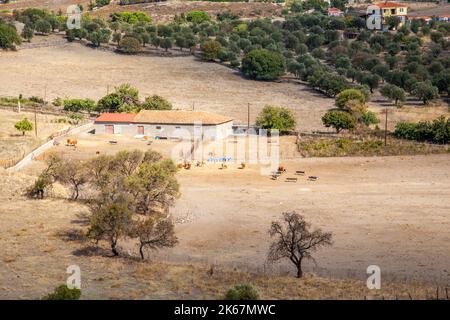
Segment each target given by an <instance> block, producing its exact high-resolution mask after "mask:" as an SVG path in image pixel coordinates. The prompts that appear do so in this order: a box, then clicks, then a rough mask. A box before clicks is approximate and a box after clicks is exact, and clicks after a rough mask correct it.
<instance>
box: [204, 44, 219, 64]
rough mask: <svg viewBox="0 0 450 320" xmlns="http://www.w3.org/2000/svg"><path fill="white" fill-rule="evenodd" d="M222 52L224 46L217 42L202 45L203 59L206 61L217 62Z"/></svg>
mask: <svg viewBox="0 0 450 320" xmlns="http://www.w3.org/2000/svg"><path fill="white" fill-rule="evenodd" d="M221 50H222V45H221V44H220V42H218V41H216V40H209V41H206V42H205V43H204V44H203V45H202V51H203V57H204V59H205V60H210V61H212V60H215V59H217V57H218V56H219V53H220V51H221Z"/></svg>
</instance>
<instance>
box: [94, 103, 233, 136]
mask: <svg viewBox="0 0 450 320" xmlns="http://www.w3.org/2000/svg"><path fill="white" fill-rule="evenodd" d="M94 127H95V133H96V134H122V135H129V136H149V137H153V138H156V139H158V138H159V139H193V138H194V136H195V137H198V138H201V139H208V140H209V139H211V140H219V139H223V138H225V137H227V136H229V135H231V134H232V131H233V119H232V118H230V117H226V116H222V115H219V114H215V113H209V112H203V111H178V110H164V111H159V110H141V111H140V112H139V113H137V114H132V113H103V114H101V115H100V116H99V117H98V118H97V119H95V122H94Z"/></svg>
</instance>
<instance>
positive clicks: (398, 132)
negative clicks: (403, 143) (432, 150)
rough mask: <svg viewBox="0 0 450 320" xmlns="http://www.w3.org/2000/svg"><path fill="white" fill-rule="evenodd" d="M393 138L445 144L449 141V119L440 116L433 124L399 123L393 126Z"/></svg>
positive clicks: (427, 122) (425, 122) (423, 122)
mask: <svg viewBox="0 0 450 320" xmlns="http://www.w3.org/2000/svg"><path fill="white" fill-rule="evenodd" d="M394 136H395V137H397V138H401V139H408V140H416V141H428V142H432V143H440V144H447V143H449V141H450V118H448V119H446V118H445V117H444V116H441V117H439V118H437V119H435V120H433V122H429V121H422V122H418V123H412V122H400V123H398V124H397V125H396V126H395V131H394Z"/></svg>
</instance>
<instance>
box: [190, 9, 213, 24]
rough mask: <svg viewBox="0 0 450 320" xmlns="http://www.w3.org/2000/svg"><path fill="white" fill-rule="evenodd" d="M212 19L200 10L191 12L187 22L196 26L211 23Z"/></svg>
mask: <svg viewBox="0 0 450 320" xmlns="http://www.w3.org/2000/svg"><path fill="white" fill-rule="evenodd" d="M210 19H211V17H210V16H209V15H208V14H207V13H206V12H205V11H200V10H194V11H189V12H188V13H187V14H186V20H187V21H189V22H193V23H196V24H199V23H202V22H205V21H209V20H210Z"/></svg>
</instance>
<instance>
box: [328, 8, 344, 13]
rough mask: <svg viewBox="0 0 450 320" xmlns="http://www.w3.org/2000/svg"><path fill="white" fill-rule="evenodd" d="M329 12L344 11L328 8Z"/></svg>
mask: <svg viewBox="0 0 450 320" xmlns="http://www.w3.org/2000/svg"><path fill="white" fill-rule="evenodd" d="M328 12H342V11H341V10H340V9H338V8H328Z"/></svg>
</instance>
